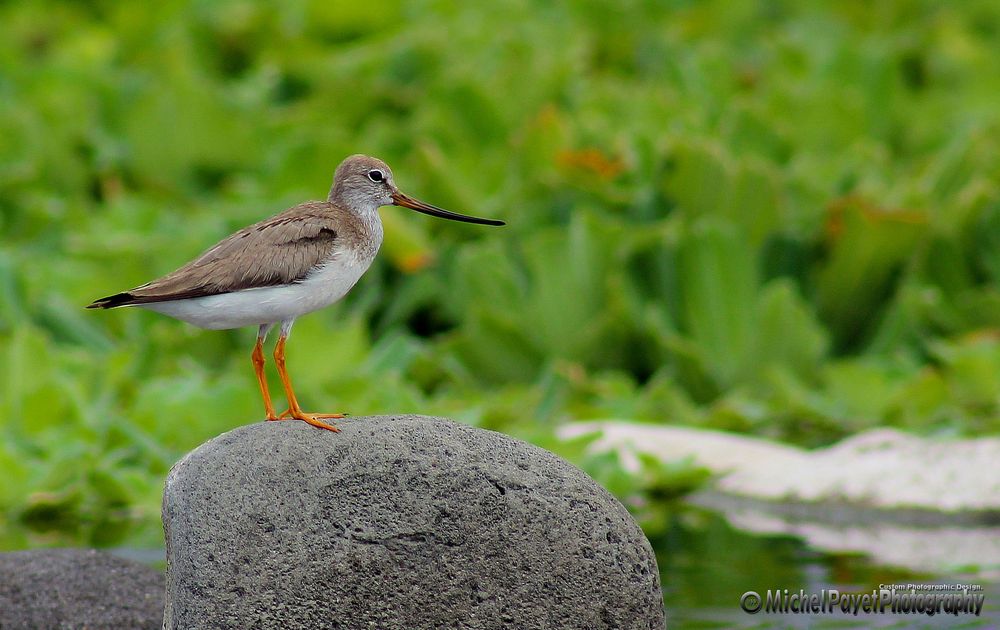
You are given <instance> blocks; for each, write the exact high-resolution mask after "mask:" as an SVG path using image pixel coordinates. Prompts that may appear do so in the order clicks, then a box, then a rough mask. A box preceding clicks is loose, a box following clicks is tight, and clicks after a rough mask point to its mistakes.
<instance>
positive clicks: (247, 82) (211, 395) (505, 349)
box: [0, 0, 1000, 536]
mask: <svg viewBox="0 0 1000 630" xmlns="http://www.w3.org/2000/svg"><path fill="white" fill-rule="evenodd" d="M0 23H2V24H3V25H4V37H2V38H0V384H2V385H0V424H2V428H3V431H4V435H5V439H4V440H3V442H2V444H0V470H3V477H4V483H2V484H0V514H2V516H0V519H5V520H7V521H10V522H14V521H24V520H28V521H31V522H33V523H38V522H41V521H50V522H64V521H68V522H75V523H90V524H91V525H93V524H94V523H100V522H104V521H105V520H107V519H108V518H110V517H109V515H119V516H122V518H128V517H131V516H135V515H139V516H140V517H145V518H147V519H148V518H155V515H156V514H157V511H158V500H159V493H160V488H161V483H162V478H163V475H164V474H165V473H166V471H167V469H168V467H169V466H170V465H171V464H172V463H173V462H174V461H176V459H177V458H178V457H179V456H180V455H181V454H182V453H183V452H185V451H186V450H188V449H190V448H192V447H194V446H195V445H197V444H198V443H199V442H201V441H203V440H205V439H208V438H210V437H212V436H214V435H217V434H218V433H220V432H222V431H225V430H227V429H229V428H231V427H233V426H235V425H237V424H241V423H245V422H248V421H250V420H252V419H253V418H256V417H259V416H260V414H261V409H260V402H259V400H258V395H257V391H256V386H255V383H254V380H253V376H252V373H251V371H250V366H249V350H250V347H251V344H252V340H253V334H254V333H253V331H250V330H243V331H232V332H224V333H219V332H204V331H197V330H194V329H191V328H190V327H187V326H185V325H183V324H181V323H178V322H174V321H172V320H169V319H167V318H163V317H160V316H157V315H155V314H151V313H146V312H135V311H131V312H123V311H116V312H109V313H91V312H84V311H82V310H81V307H82V305H84V304H86V303H87V302H89V301H90V300H92V299H94V298H96V297H99V296H102V295H106V294H109V293H113V292H115V291H119V290H122V289H125V288H128V287H131V286H135V285H137V284H140V283H141V282H144V281H146V280H148V279H150V278H152V277H155V276H156V275H158V274H162V273H165V272H167V271H170V270H171V269H173V268H174V267H175V266H177V265H179V264H181V263H183V262H184V261H186V260H187V259H189V258H190V257H192V256H194V255H196V254H197V253H198V252H199V251H201V250H203V249H204V248H206V247H208V246H209V245H211V244H212V243H213V242H215V241H216V240H217V239H219V238H221V237H223V236H225V235H226V234H228V233H229V232H230V231H231V230H233V229H236V228H237V227H239V226H241V225H244V224H246V223H249V222H252V221H255V220H258V219H259V218H261V217H264V216H266V215H268V214H271V213H274V212H277V211H279V210H281V209H283V208H285V207H287V206H289V205H291V204H293V203H295V202H297V201H301V200H304V199H306V198H316V197H320V196H322V195H323V194H324V193H325V191H326V190H327V187H328V186H329V182H330V177H331V174H332V170H333V168H334V167H335V165H336V164H337V163H338V162H339V160H340V159H342V158H343V157H344V156H345V155H348V154H351V153H356V152H365V153H371V154H376V155H379V156H381V157H383V158H385V159H386V160H388V161H389V162H390V163H391V164H392V165H393V166H394V167H395V170H396V176H397V180H398V182H399V183H400V184H401V186H402V187H403V188H404V189H405V190H408V191H410V192H411V193H413V194H415V195H417V196H419V197H421V198H425V199H427V200H428V201H430V202H433V203H436V204H439V205H442V206H444V207H447V208H453V209H455V210H457V211H462V212H470V213H474V214H479V215H482V216H499V217H502V218H504V219H506V220H507V221H508V224H509V225H508V226H507V227H506V228H503V229H484V228H478V227H471V226H464V225H460V224H454V223H448V222H443V221H433V220H430V219H428V218H426V217H422V216H418V215H413V214H411V213H405V211H403V210H399V209H388V208H387V209H385V210H384V211H383V214H384V217H385V223H386V241H385V245H384V251H383V255H382V256H381V257H380V259H379V261H377V262H376V265H375V266H374V267H373V268H372V269H371V270H370V271H369V273H368V274H367V276H366V277H365V278H364V279H363V280H362V281H361V283H360V284H359V286H358V287H356V288H355V290H354V291H353V292H352V294H351V295H350V296H348V298H347V299H346V300H345V301H344V302H343V303H342V304H340V305H338V306H336V307H333V308H331V309H328V310H326V311H324V312H321V313H317V314H314V315H311V316H309V317H306V318H303V319H302V320H301V321H300V322H299V323H298V324H297V325H296V329H295V334H294V335H293V338H292V342H291V344H290V346H289V362H290V366H291V370H292V374H293V378H295V380H296V383H297V386H298V390H299V394H300V397H301V398H302V399H303V401H304V402H305V403H306V404H307V405H308V406H310V407H313V408H315V409H317V410H318V411H324V410H347V411H350V412H352V413H355V414H366V413H385V412H420V413H434V414H441V415H448V416H451V417H455V418H458V419H461V420H462V421H465V422H469V423H472V424H478V425H481V426H487V427H493V428H499V429H502V430H506V431H510V432H514V433H519V432H524V433H525V434H530V435H544V434H546V432H550V429H551V427H553V426H554V425H556V424H558V423H560V422H564V421H570V420H575V419H585V418H586V419H601V418H604V419H607V418H611V419H629V420H637V421H645V422H660V423H685V424H693V425H699V426H709V427H716V428H726V429H732V430H738V431H745V432H750V433H753V434H757V435H765V436H771V437H775V438H780V439H785V440H790V441H794V442H797V443H800V444H805V445H813V444H824V443H829V442H831V441H833V440H835V439H837V438H839V437H842V436H843V435H845V434H848V433H850V432H853V431H857V430H860V429H863V428H866V427H870V426H874V425H885V424H888V425H894V426H900V427H904V428H909V429H912V430H916V431H921V432H925V433H941V434H956V435H978V434H981V433H993V432H996V431H997V428H998V426H1000V422H998V421H1000V380H998V379H1000V334H998V333H1000V198H998V191H1000V166H998V165H1000V133H998V132H1000V110H998V109H997V108H996V106H995V100H996V94H997V93H1000V72H998V70H1000V68H998V60H1000V8H998V6H997V5H996V3H995V2H990V1H988V0H972V1H969V2H963V3H950V4H941V3H936V2H931V1H930V0H911V1H907V2H895V3H874V4H872V3H863V2H846V3H845V2H832V1H831V2H826V1H821V0H815V1H809V2H801V3H789V2H776V3H762V4H760V3H759V4H754V3H748V4H739V3H729V2H723V1H722V0H715V1H708V2H697V3H689V2H675V1H669V0H668V1H664V2H626V3H625V4H624V5H622V4H621V3H609V2H603V1H600V0H577V1H575V2H570V3H560V4H556V5H552V6H548V5H545V6H541V5H538V4H537V3H529V2H522V1H519V0H514V1H511V2H504V3H493V4H489V5H486V4H480V3H464V4H462V3H459V4H456V3H444V2H437V1H434V0H413V1H407V2H383V3H379V5H378V7H377V9H374V8H372V7H370V6H368V5H364V4H358V3H330V2H320V1H318V0H316V1H312V0H297V1H293V2H283V3H259V2H249V1H248V0H224V1H221V2H212V3H199V2H190V1H189V0H169V1H167V2H160V3H156V4H155V5H149V4H147V3H138V2H115V3H108V2H98V3H69V2H56V1H53V0H32V1H29V2H19V3H6V4H3V5H2V6H0ZM504 25H511V26H512V27H511V28H505V27H504ZM514 25H516V28H513V26H514ZM271 378H274V377H273V375H272V377H271ZM272 389H274V390H275V391H280V388H279V387H278V386H277V382H276V380H274V381H272ZM539 439H541V438H539ZM578 457H584V456H583V455H578ZM577 461H578V462H581V463H585V464H586V465H587V466H588V467H590V468H589V469H591V470H592V471H596V472H595V474H597V475H598V476H599V477H601V478H602V480H604V481H605V482H606V483H608V484H609V485H611V486H612V487H616V488H619V489H620V491H621V492H623V493H624V494H626V495H631V494H635V493H636V492H638V494H640V495H642V496H645V497H647V499H648V498H649V497H653V496H656V495H657V493H660V494H672V493H673V492H675V491H683V489H685V488H690V487H692V486H694V485H696V482H697V475H696V474H693V476H692V473H691V470H692V469H691V467H690V466H686V465H683V464H678V468H677V469H676V470H675V471H673V472H670V471H669V470H668V471H666V472H664V471H663V470H659V469H657V470H659V472H655V473H653V472H650V473H649V475H651V477H650V476H649V475H647V476H646V477H643V476H642V475H640V476H639V477H638V478H637V479H633V480H632V481H629V482H627V483H626V482H621V484H619V481H616V480H615V479H614V478H613V475H611V474H610V473H606V472H601V471H602V470H610V469H611V468H613V467H615V466H617V463H609V464H608V468H607V469H603V468H601V467H600V466H599V465H597V464H594V463H592V462H590V463H588V462H585V461H584V460H583V459H578V460H577ZM602 475H603V476H602ZM672 475H673V477H672ZM637 487H638V488H640V490H638V491H636V490H635V488H637ZM658 488H659V490H658ZM663 488H674V489H675V490H666V491H665V490H663ZM678 488H680V490H676V489H678ZM98 529H99V528H97V527H93V528H86V527H85V528H84V533H83V534H81V535H83V536H91V535H96V534H92V533H93V532H95V531H97V530H98Z"/></svg>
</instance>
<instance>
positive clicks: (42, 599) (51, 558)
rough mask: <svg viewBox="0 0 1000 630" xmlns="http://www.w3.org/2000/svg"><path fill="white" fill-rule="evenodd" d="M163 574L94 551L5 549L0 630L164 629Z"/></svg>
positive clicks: (1, 555) (1, 563) (1, 559)
mask: <svg viewBox="0 0 1000 630" xmlns="http://www.w3.org/2000/svg"><path fill="white" fill-rule="evenodd" d="M162 620H163V573H162V572H160V571H157V570H156V569H153V568H152V567H148V566H146V565H144V564H138V563H136V562H132V561H129V560H124V559H122V558H117V557H115V556H113V555H111V554H108V553H104V552H101V551H94V550H93V549H38V550H34V551H14V552H11V553H0V628H3V629H4V630H7V629H10V630H15V629H18V628H67V629H68V628H116V629H121V630H130V629H133V628H134V629H139V628H159V627H160V624H161V622H162Z"/></svg>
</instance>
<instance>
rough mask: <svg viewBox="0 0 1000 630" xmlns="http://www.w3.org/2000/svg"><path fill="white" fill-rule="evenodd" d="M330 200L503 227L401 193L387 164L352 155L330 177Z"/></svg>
mask: <svg viewBox="0 0 1000 630" xmlns="http://www.w3.org/2000/svg"><path fill="white" fill-rule="evenodd" d="M330 201H331V202H333V203H336V204H338V205H342V206H344V207H346V208H348V209H350V210H354V211H372V212H374V211H375V209H376V208H378V207H379V206H401V207H403V208H409V209H411V210H416V211H417V212H423V213H424V214H429V215H431V216H435V217H440V218H442V219H451V220H452V221H464V222H465V223H479V224H481V225H504V222H503V221H498V220H496V219H480V218H479V217H470V216H467V215H464V214H458V213H455V212H450V211H448V210H445V209H443V208H438V207H437V206H432V205H430V204H429V203H424V202H423V201H420V200H419V199H414V198H413V197H410V196H409V195H406V194H403V193H402V192H400V190H399V189H398V188H396V184H395V182H394V181H393V177H392V169H390V168H389V165H388V164H386V163H385V162H383V161H382V160H380V159H378V158H373V157H370V156H367V155H352V156H351V157H349V158H347V159H345V160H344V161H343V162H341V163H340V166H338V167H337V171H336V173H334V175H333V187H332V188H330Z"/></svg>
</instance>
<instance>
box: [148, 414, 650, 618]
mask: <svg viewBox="0 0 1000 630" xmlns="http://www.w3.org/2000/svg"><path fill="white" fill-rule="evenodd" d="M338 425H339V426H340V427H341V429H342V431H341V432H340V433H330V432H326V431H322V430H317V429H314V428H312V427H309V426H307V425H306V424H304V423H301V422H268V423H261V424H255V425H250V426H245V427H241V428H239V429H236V430H234V431H231V432H229V433H226V434H224V435H222V436H220V437H218V438H216V439H214V440H212V441H210V442H208V443H206V444H204V445H202V446H201V447H199V448H198V449H196V450H195V451H193V452H192V453H190V454H189V455H188V456H187V457H185V458H184V459H183V460H181V461H180V462H179V463H178V464H177V465H176V466H174V468H173V470H172V471H171V473H170V475H169V477H168V479H167V486H166V491H165V493H164V505H163V519H164V527H165V530H166V537H167V557H168V568H167V606H166V611H165V617H164V627H166V628H193V627H211V628H342V629H349V628H378V629H386V630H388V629H393V628H408V629H410V628H470V629H471V628H482V629H486V628H560V629H562V628H586V629H588V630H592V629H599V628H622V629H624V628H656V629H659V628H662V627H663V624H664V621H663V602H662V596H661V592H660V584H659V576H658V574H657V569H656V560H655V557H654V556H653V552H652V550H651V549H650V546H649V543H648V542H647V541H646V539H645V537H644V536H643V534H642V531H641V530H640V529H639V527H638V526H637V525H636V524H635V522H634V521H633V520H632V518H631V517H630V515H629V514H628V512H627V511H626V510H625V508H624V507H622V505H621V504H620V503H618V501H616V500H615V499H614V498H613V497H612V496H611V495H610V494H608V493H607V492H606V491H605V490H604V489H603V488H601V487H600V486H598V485H597V484H596V483H595V482H594V481H593V480H591V479H590V478H589V477H587V475H585V474H584V473H583V472H581V471H580V470H578V469H576V468H574V467H573V466H571V465H569V464H567V463H566V462H564V461H563V460H561V459H559V458H558V457H556V456H555V455H553V454H551V453H549V452H547V451H544V450H542V449H539V448H537V447H534V446H531V445H529V444H525V443H523V442H520V441H517V440H514V439H512V438H509V437H507V436H504V435H502V434H499V433H494V432H491V431H483V430H480V429H474V428H471V427H468V426H465V425H461V424H456V423H454V422H451V421H448V420H443V419H438V418H427V417H420V416H401V417H388V416H376V417H359V418H352V419H347V420H342V421H338Z"/></svg>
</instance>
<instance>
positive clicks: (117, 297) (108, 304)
mask: <svg viewBox="0 0 1000 630" xmlns="http://www.w3.org/2000/svg"><path fill="white" fill-rule="evenodd" d="M132 304H137V302H136V297H135V296H134V295H132V294H131V293H129V292H128V291H125V292H124V293H116V294H114V295H109V296H108V297H103V298H101V299H99V300H94V301H93V302H91V303H90V304H88V305H87V308H115V307H118V306H130V305H132Z"/></svg>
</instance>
